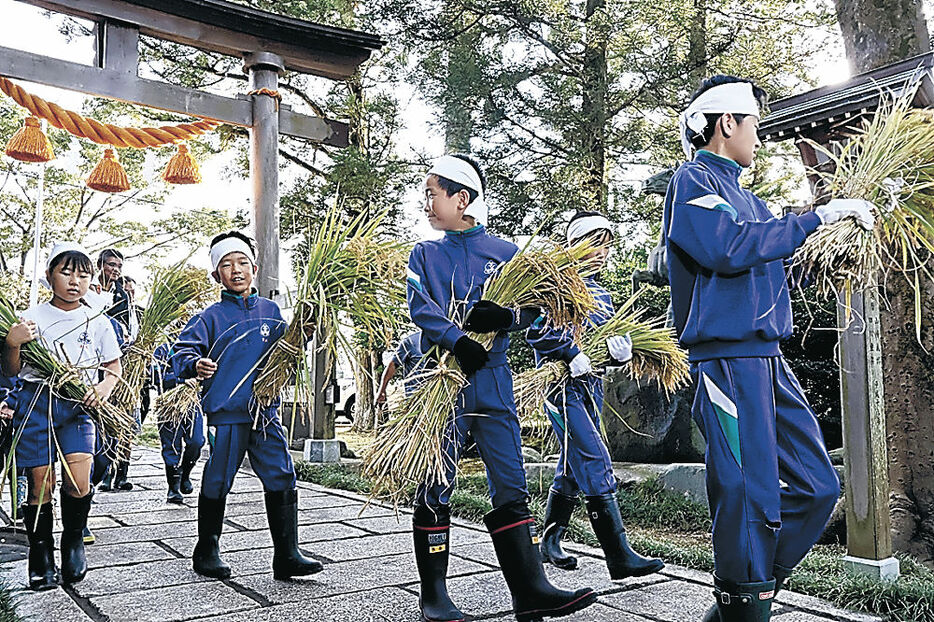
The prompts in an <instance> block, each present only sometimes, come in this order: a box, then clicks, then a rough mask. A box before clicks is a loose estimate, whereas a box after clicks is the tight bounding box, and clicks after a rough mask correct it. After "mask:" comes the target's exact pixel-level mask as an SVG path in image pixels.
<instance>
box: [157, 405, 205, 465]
mask: <svg viewBox="0 0 934 622" xmlns="http://www.w3.org/2000/svg"><path fill="white" fill-rule="evenodd" d="M159 440H160V441H161V443H162V460H163V462H165V466H167V467H177V466H179V465H180V463H182V462H197V461H198V458H199V457H200V456H201V448H202V447H204V415H203V414H202V412H201V410H200V409H195V412H194V413H193V416H191V417H190V418H189V419H187V420H185V421H182V422H181V423H180V424H178V425H168V424H163V423H160V424H159Z"/></svg>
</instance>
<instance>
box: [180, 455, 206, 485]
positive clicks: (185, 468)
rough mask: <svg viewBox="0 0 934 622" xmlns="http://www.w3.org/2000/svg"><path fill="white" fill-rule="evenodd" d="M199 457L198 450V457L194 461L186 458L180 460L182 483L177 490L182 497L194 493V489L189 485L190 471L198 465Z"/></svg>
mask: <svg viewBox="0 0 934 622" xmlns="http://www.w3.org/2000/svg"><path fill="white" fill-rule="evenodd" d="M200 455H201V450H200V449H199V450H198V455H197V456H195V459H194V460H192V459H190V458H188V457H186V458H185V459H184V460H182V481H181V484H180V486H179V490H180V491H181V493H182V494H183V495H190V494H191V493H192V492H194V489H195V487H194V486H192V485H191V470H192V469H193V468H195V465H196V464H198V457H200Z"/></svg>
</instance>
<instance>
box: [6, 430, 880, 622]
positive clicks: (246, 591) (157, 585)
mask: <svg viewBox="0 0 934 622" xmlns="http://www.w3.org/2000/svg"><path fill="white" fill-rule="evenodd" d="M199 468H200V466H199ZM196 475H200V473H199V471H196ZM130 478H131V481H133V483H134V486H135V488H134V490H133V491H132V492H121V493H97V496H96V500H95V504H94V506H93V508H92V510H91V527H92V529H93V530H94V533H95V534H96V535H97V543H96V544H94V545H91V546H89V547H88V560H89V565H90V571H89V572H88V576H87V578H86V579H85V580H84V581H83V582H81V583H79V584H77V585H75V586H73V587H69V588H58V589H56V590H54V591H50V592H42V593H34V592H30V591H28V590H25V589H24V588H25V580H26V562H25V560H18V561H11V562H7V563H5V564H3V565H2V571H0V572H2V574H3V575H4V576H5V578H7V579H8V581H9V582H11V583H12V584H13V585H14V586H16V587H17V588H19V589H21V590H22V591H21V592H19V599H20V600H19V602H20V605H19V610H20V612H21V613H22V614H24V615H25V616H27V619H30V620H36V621H40V622H89V621H91V620H93V621H97V622H104V621H111V622H150V621H151V622H169V621H174V620H199V619H200V620H212V621H217V622H256V621H273V620H276V621H279V620H282V621H284V620H305V621H320V622H324V621H327V622H377V621H380V622H417V620H418V618H419V616H418V584H417V575H416V571H415V564H414V560H413V558H412V553H411V534H410V522H411V519H410V518H409V516H408V514H407V513H404V514H401V515H400V516H399V517H398V519H397V517H396V515H395V513H394V511H393V510H392V508H389V507H384V506H379V505H371V506H370V507H368V508H366V509H364V508H365V505H366V503H365V502H366V500H365V499H364V498H363V497H360V496H359V495H354V494H352V493H348V492H344V491H337V490H331V489H327V488H323V487H321V486H315V485H312V484H308V483H304V482H300V483H299V487H300V490H299V504H300V510H299V525H300V526H299V539H300V542H301V547H302V549H303V550H304V551H305V552H306V553H307V554H310V555H312V556H313V557H315V558H317V559H319V560H321V561H322V562H324V563H325V564H326V566H325V570H324V572H322V573H320V574H317V575H314V576H313V577H309V578H306V579H300V580H295V581H289V582H284V581H275V580H273V578H272V573H271V570H270V563H271V559H272V548H271V547H272V542H271V540H270V537H269V533H268V531H267V524H266V516H265V509H264V505H263V493H262V485H261V484H260V482H259V480H258V479H257V478H256V477H255V476H254V475H253V474H252V473H250V472H249V471H248V470H246V469H244V471H242V472H241V474H240V476H239V477H238V479H237V482H236V484H235V486H234V490H233V492H232V493H231V495H230V497H229V499H228V503H227V520H226V525H225V531H224V535H223V536H222V538H221V548H222V550H223V551H224V552H225V555H224V557H225V559H226V561H227V562H228V563H229V564H230V565H231V566H232V568H233V576H232V578H230V579H228V580H225V581H215V580H210V579H206V578H204V577H201V576H199V575H197V574H195V573H194V572H193V571H192V570H191V560H190V555H191V552H192V549H193V548H194V545H195V535H196V531H197V525H196V520H197V493H195V494H192V495H189V496H187V497H186V499H185V505H183V506H171V505H167V504H166V503H165V478H164V474H163V469H162V463H161V459H160V456H159V454H158V452H156V451H155V450H152V449H147V448H140V449H138V450H136V451H135V452H134V462H133V464H132V466H131V468H130ZM196 479H197V478H196ZM197 485H198V482H197V481H196V482H195V486H196V491H197ZM0 535H4V536H5V537H4V538H3V540H0V549H2V548H5V549H6V551H5V555H4V556H5V557H10V556H11V553H13V554H14V556H15V550H14V549H15V547H16V545H15V544H14V541H15V540H17V538H15V537H14V538H10V537H8V534H0ZM451 539H452V549H451V552H452V557H451V567H450V571H449V574H450V578H449V581H448V587H449V590H450V592H451V594H452V597H453V598H454V600H455V602H457V604H458V605H459V606H460V607H461V609H462V610H464V611H465V612H469V613H470V614H471V615H472V616H473V617H472V618H471V617H468V619H473V620H484V621H497V622H506V621H509V620H514V617H513V616H512V615H510V613H509V611H510V601H509V596H508V592H507V590H506V584H505V582H504V580H503V578H502V575H501V574H500V572H499V571H498V568H497V563H496V558H495V556H494V554H493V547H492V545H491V543H490V539H489V536H488V535H487V534H486V532H485V531H484V530H483V528H482V527H481V526H479V525H476V524H472V523H467V522H463V521H455V529H453V530H452V538H451ZM20 540H22V539H20ZM568 548H570V549H572V550H575V551H577V552H578V553H580V554H581V565H580V569H579V570H577V571H576V572H562V571H559V570H556V569H554V568H551V567H548V572H549V574H550V575H551V576H552V578H553V580H554V582H555V583H557V584H559V585H564V586H567V587H570V586H578V585H585V584H586V585H590V586H592V587H594V588H595V589H596V590H598V591H599V593H600V599H599V602H598V603H597V604H595V605H593V606H591V607H590V608H588V609H587V610H585V611H582V612H579V613H578V614H576V615H574V616H570V617H567V618H562V620H568V621H569V622H571V621H577V622H584V621H586V622H601V621H610V620H613V621H619V622H649V621H655V622H692V621H696V620H700V618H701V616H702V614H703V612H704V610H705V609H706V608H707V606H708V604H709V603H710V602H711V589H710V578H709V575H707V574H705V573H701V572H696V571H693V570H689V569H686V568H681V567H678V566H672V565H669V566H668V567H667V568H666V569H665V571H664V572H663V573H661V574H659V575H654V576H651V577H645V578H641V579H630V580H627V581H624V582H620V583H613V582H611V581H610V580H609V578H608V576H607V573H606V568H605V566H604V564H603V561H602V560H601V559H600V558H599V555H600V551H599V550H597V549H591V548H588V547H577V546H570V547H568ZM778 602H779V606H777V607H776V609H775V613H774V615H773V620H775V622H829V621H831V620H833V621H843V620H854V621H861V622H871V621H875V620H877V618H873V617H871V616H866V615H861V614H855V613H850V612H847V611H842V610H840V609H837V608H835V607H833V606H831V605H829V604H827V603H825V602H823V601H820V600H818V599H815V598H810V597H806V596H802V595H799V594H793V593H788V592H785V593H782V594H781V596H780V597H779V599H778Z"/></svg>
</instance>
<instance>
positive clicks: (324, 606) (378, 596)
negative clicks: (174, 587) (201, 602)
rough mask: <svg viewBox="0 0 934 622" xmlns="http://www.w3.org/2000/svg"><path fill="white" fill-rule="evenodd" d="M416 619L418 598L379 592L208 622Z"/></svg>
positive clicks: (396, 621)
mask: <svg viewBox="0 0 934 622" xmlns="http://www.w3.org/2000/svg"><path fill="white" fill-rule="evenodd" d="M419 617H420V616H419V615H418V597H417V596H415V595H414V594H411V593H409V592H406V591H405V590H401V589H399V588H382V589H375V590H372V591H367V592H358V593H355V594H342V595H340V596H332V597H329V598H317V599H314V600H309V601H307V602H302V603H288V604H285V605H278V606H273V607H268V608H264V609H253V610H251V611H247V612H242V613H236V614H229V615H224V616H218V617H212V618H211V622H282V621H284V620H289V621H291V622H322V621H323V620H333V621H335V622H344V621H345V620H346V621H347V622H350V621H353V622H390V621H391V622H419Z"/></svg>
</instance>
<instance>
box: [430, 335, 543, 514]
mask: <svg viewBox="0 0 934 622" xmlns="http://www.w3.org/2000/svg"><path fill="white" fill-rule="evenodd" d="M494 357H495V361H491V363H493V366H490V365H487V366H486V367H483V368H482V369H480V370H479V371H478V372H477V373H476V374H474V375H473V376H472V377H471V378H470V384H469V385H468V386H467V387H466V388H465V389H464V390H463V391H461V393H460V395H459V396H458V398H457V399H458V404H457V411H456V413H455V415H454V420H453V421H452V422H451V423H450V428H449V432H448V436H447V438H446V444H445V447H444V451H445V454H446V455H447V456H448V461H447V464H448V468H447V472H446V473H445V475H446V480H447V481H448V482H449V483H448V484H447V485H444V484H441V483H439V484H433V485H431V486H424V485H423V486H420V487H419V489H418V492H417V496H416V503H423V504H426V505H428V506H430V507H438V506H439V505H447V504H448V503H449V501H450V499H451V493H452V492H453V490H454V479H455V477H456V476H457V460H458V458H459V457H460V454H461V451H462V450H463V448H464V441H465V439H466V437H467V433H468V432H469V433H470V435H471V436H472V437H473V439H474V440H475V441H476V443H477V447H478V448H479V449H480V457H481V458H482V459H483V464H484V465H485V466H486V474H487V480H488V481H489V484H490V497H491V499H492V502H493V507H494V508H497V507H500V506H503V505H506V504H508V503H512V502H514V501H520V500H524V499H526V498H528V495H529V493H528V488H527V486H526V483H525V469H524V467H523V465H522V439H521V436H520V433H519V419H518V417H517V416H516V404H515V401H514V398H513V392H512V372H511V371H510V369H509V366H508V365H507V364H506V360H505V353H502V355H501V356H498V355H494Z"/></svg>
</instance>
